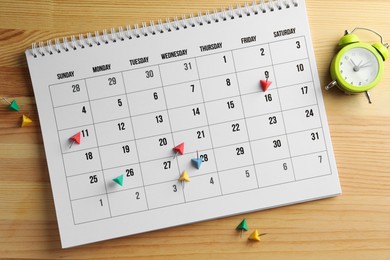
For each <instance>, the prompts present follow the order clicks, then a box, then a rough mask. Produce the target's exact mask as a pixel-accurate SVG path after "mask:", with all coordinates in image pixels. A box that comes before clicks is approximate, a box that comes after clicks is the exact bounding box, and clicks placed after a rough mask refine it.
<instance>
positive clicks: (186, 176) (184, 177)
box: [179, 170, 191, 189]
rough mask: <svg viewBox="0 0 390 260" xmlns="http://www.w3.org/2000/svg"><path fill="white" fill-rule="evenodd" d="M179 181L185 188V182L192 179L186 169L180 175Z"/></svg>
mask: <svg viewBox="0 0 390 260" xmlns="http://www.w3.org/2000/svg"><path fill="white" fill-rule="evenodd" d="M179 181H180V182H181V184H182V185H183V189H184V183H185V182H190V181H191V179H190V176H188V173H187V171H186V170H184V172H183V173H182V174H181V175H180V178H179Z"/></svg>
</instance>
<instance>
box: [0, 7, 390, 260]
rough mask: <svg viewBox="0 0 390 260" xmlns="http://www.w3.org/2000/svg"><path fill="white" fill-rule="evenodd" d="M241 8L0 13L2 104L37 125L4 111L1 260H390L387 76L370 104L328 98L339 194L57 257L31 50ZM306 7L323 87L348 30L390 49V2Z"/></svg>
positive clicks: (388, 73) (0, 130) (0, 126)
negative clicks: (252, 235) (240, 227)
mask: <svg viewBox="0 0 390 260" xmlns="http://www.w3.org/2000/svg"><path fill="white" fill-rule="evenodd" d="M235 3H244V1H239V0H235V1H230V0H229V1H217V0H207V1H206V0H201V1H189V0H178V1H174V2H173V1H168V0H160V1H157V0H156V1H152V0H150V1H141V0H137V1H120V0H117V1H106V0H105V1H101V0H95V1H91V0H88V1H75V0H67V1H63V2H61V1H54V0H47V1H43V0H39V1H27V0H25V1H11V0H3V1H1V2H0V96H6V97H9V98H11V99H12V98H16V99H17V100H18V102H19V104H20V105H21V107H22V109H23V110H24V111H28V113H29V114H30V116H31V118H32V119H33V120H34V123H33V124H32V125H31V126H28V127H25V128H18V125H19V123H20V122H19V120H20V118H19V117H20V114H18V113H14V112H9V111H7V108H6V105H5V104H4V105H2V106H1V108H0V119H1V120H0V258H1V259H3V258H34V259H60V258H61V259H64V258H65V259H75V258H77V259H99V258H109V259H113V258H114V257H115V258H126V259H130V258H136V259H145V258H155V259H167V258H169V259H183V258H192V259H199V258H202V257H207V258H210V259H216V258H223V259H250V258H253V259H254V258H256V259H269V258H272V259H279V258H289V259H309V258H321V259H390V68H385V75H384V78H383V80H382V82H381V83H380V85H379V86H378V87H377V88H375V89H373V90H372V91H371V95H372V99H373V104H371V105H369V104H368V103H367V100H366V98H365V97H364V95H356V96H346V95H343V94H341V93H340V92H339V91H337V89H332V90H331V91H329V92H325V91H324V99H325V105H326V110H327V115H328V120H329V125H330V131H331V136H332V140H333V145H334V150H335V154H336V160H337V164H338V169H339V174H340V180H341V184H342V188H343V195H341V196H339V197H335V198H330V199H324V200H319V201H314V202H309V203H303V204H298V205H292V206H288V207H282V208H276V209H271V210H266V211H259V212H254V213H251V214H245V215H241V216H233V217H228V218H223V219H219V220H213V221H205V222H201V223H197V224H191V225H185V226H180V227H176V228H170V229H166V230H161V231H156V232H150V233H145V234H140V235H134V236H128V237H124V238H119V239H114V240H109V241H105V242H100V243H95V244H91V245H86V246H81V247H76V248H72V249H66V250H63V249H61V246H60V241H59V233H58V227H57V221H56V216H55V210H54V204H53V199H52V193H51V187H50V183H49V175H48V170H47V165H46V160H45V154H44V148H43V145H42V137H41V131H40V128H39V120H38V115H37V111H36V106H35V100H34V95H33V90H32V86H31V82H30V78H29V73H28V69H27V64H26V59H25V56H24V50H25V49H27V48H29V47H30V44H31V43H32V42H37V41H40V40H48V39H54V38H56V37H60V36H63V35H68V36H70V35H73V34H76V35H77V34H78V33H86V32H89V31H95V30H96V29H102V28H111V27H113V26H115V27H117V26H120V25H122V26H125V25H126V24H131V25H132V24H135V23H141V22H142V21H145V20H146V21H149V20H154V21H157V19H158V18H165V17H174V16H181V14H190V13H197V12H198V11H203V12H204V11H205V10H213V9H215V8H219V7H221V6H228V5H229V4H235ZM307 8H308V15H309V20H310V26H311V30H312V37H313V43H314V49H315V53H316V58H317V65H318V69H319V75H320V80H321V82H322V84H323V85H325V84H327V83H328V82H329V80H330V78H329V73H328V67H329V62H330V60H331V57H332V56H333V55H334V53H335V50H336V49H335V45H336V43H337V41H338V40H339V38H340V37H341V36H342V34H343V32H344V30H345V29H351V28H353V27H355V26H362V27H368V28H372V29H375V30H377V31H379V32H380V33H382V35H383V36H384V39H385V40H387V41H390V31H389V28H390V16H389V15H390V2H389V1H381V0H371V1H369V0H356V1H351V0H349V1H348V0H327V1H320V0H307ZM366 36H367V40H373V38H372V37H370V36H369V35H364V37H366ZM364 37H363V38H364ZM388 64H389V62H387V64H386V67H388ZM244 216H245V217H246V218H247V219H248V221H250V222H251V224H252V226H256V227H258V228H260V229H261V231H262V232H266V233H268V234H267V235H266V236H264V237H263V241H262V242H261V243H247V242H246V241H245V239H243V240H242V239H240V238H239V237H238V236H237V235H236V234H235V230H234V228H235V226H236V225H237V223H239V221H240V220H241V219H242V218H243V217H244Z"/></svg>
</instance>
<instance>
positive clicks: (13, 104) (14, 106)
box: [1, 97, 20, 112]
mask: <svg viewBox="0 0 390 260" xmlns="http://www.w3.org/2000/svg"><path fill="white" fill-rule="evenodd" d="M1 99H2V100H4V101H5V102H7V103H8V105H9V106H8V109H9V110H14V111H17V112H20V109H19V106H18V103H16V100H12V102H9V101H8V99H6V98H4V97H3V98H1Z"/></svg>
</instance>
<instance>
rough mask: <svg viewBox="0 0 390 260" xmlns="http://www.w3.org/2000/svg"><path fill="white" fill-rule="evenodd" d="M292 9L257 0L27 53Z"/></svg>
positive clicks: (285, 0) (286, 1)
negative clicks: (257, 0) (234, 6)
mask: <svg viewBox="0 0 390 260" xmlns="http://www.w3.org/2000/svg"><path fill="white" fill-rule="evenodd" d="M296 6H298V0H268V1H264V0H260V2H259V3H256V1H253V3H252V4H248V3H245V4H244V6H241V5H237V7H236V8H235V9H234V8H233V7H232V6H229V8H228V9H225V8H223V7H222V8H221V10H220V11H218V10H214V11H213V12H210V11H206V12H205V13H204V14H202V13H200V12H199V13H198V14H197V15H195V16H194V15H193V14H191V15H189V17H186V16H185V15H183V16H182V18H181V19H179V18H178V17H174V19H173V21H171V20H170V19H169V18H167V19H166V22H165V23H163V22H162V20H161V19H159V20H158V21H157V24H155V23H154V22H153V21H150V23H149V25H147V23H145V22H143V23H142V25H141V27H139V26H138V24H135V25H134V26H133V28H132V27H131V26H130V25H128V26H126V29H123V27H122V26H120V27H119V28H118V30H115V28H111V30H110V32H107V30H106V29H104V30H103V31H102V33H101V35H100V33H99V31H95V32H94V34H92V33H87V34H86V35H85V37H84V35H83V34H79V36H78V38H76V36H74V35H73V36H71V37H70V38H69V39H68V37H63V38H62V42H61V41H60V40H59V39H58V38H57V39H55V40H54V44H53V43H52V41H51V40H48V41H47V42H46V44H45V43H44V42H39V43H38V45H37V44H36V43H33V44H32V48H31V49H30V52H29V53H30V54H31V55H32V56H33V57H34V58H37V57H40V56H41V57H42V56H46V55H53V54H56V53H61V52H63V51H65V52H68V51H76V50H78V49H84V48H90V47H94V46H98V45H101V44H109V43H110V42H112V43H115V42H117V41H125V40H132V39H134V38H139V37H147V36H149V35H156V34H159V33H160V34H161V33H165V32H171V31H175V30H176V31H177V30H182V29H188V28H191V27H196V26H204V25H206V24H210V23H218V22H220V21H226V20H228V19H235V18H242V17H245V16H250V15H258V14H261V13H267V12H273V11H275V10H276V9H277V10H281V9H283V8H290V7H296Z"/></svg>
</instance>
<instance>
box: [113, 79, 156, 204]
mask: <svg viewBox="0 0 390 260" xmlns="http://www.w3.org/2000/svg"><path fill="white" fill-rule="evenodd" d="M121 80H122V83H123V86H124V87H126V83H125V81H124V80H123V72H121ZM126 101H127V109H128V111H129V118H130V122H131V129H132V131H133V133H134V124H133V120H132V116H131V111H130V107H129V98H128V95H126ZM134 143H135V149H136V151H137V159H138V163H137V164H138V166H139V170H140V175H141V179H142V188H143V190H144V194H145V201H146V207H147V210H149V209H150V208H149V204H148V197H147V196H146V190H145V181H144V175H143V172H142V167H141V162H140V159H139V153H138V145H137V140H134ZM113 168H114V167H113ZM115 168H116V167H115ZM136 188H139V187H136Z"/></svg>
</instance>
